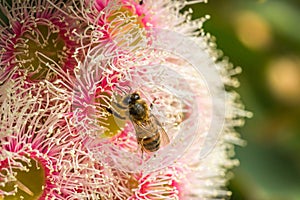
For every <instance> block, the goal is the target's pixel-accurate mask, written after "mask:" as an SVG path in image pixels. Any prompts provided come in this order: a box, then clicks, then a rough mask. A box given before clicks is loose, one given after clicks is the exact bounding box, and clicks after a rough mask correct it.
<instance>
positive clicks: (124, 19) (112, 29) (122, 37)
mask: <svg viewBox="0 0 300 200" xmlns="http://www.w3.org/2000/svg"><path fill="white" fill-rule="evenodd" d="M143 18H144V16H143V15H140V16H139V15H137V14H136V12H135V10H134V8H133V7H131V6H122V7H120V8H119V10H116V11H115V12H114V13H112V14H111V15H110V16H109V17H108V18H107V21H108V24H109V28H108V32H109V34H110V37H111V39H112V40H114V41H116V42H117V44H118V46H121V47H124V46H125V47H135V46H136V45H138V44H139V43H140V42H141V41H142V40H143V38H144V37H145V28H144V24H143V21H142V19H143Z"/></svg>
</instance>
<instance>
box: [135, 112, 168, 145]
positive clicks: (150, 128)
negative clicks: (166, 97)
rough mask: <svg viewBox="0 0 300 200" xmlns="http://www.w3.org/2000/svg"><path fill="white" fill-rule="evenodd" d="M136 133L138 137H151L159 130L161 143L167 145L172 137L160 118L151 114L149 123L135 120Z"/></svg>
mask: <svg viewBox="0 0 300 200" xmlns="http://www.w3.org/2000/svg"><path fill="white" fill-rule="evenodd" d="M133 126H134V129H135V133H136V135H137V138H144V137H149V136H150V137H151V136H154V135H155V134H156V133H157V132H158V133H159V134H160V141H161V145H162V146H165V145H167V144H169V143H170V139H169V136H168V134H167V133H166V131H165V129H164V128H163V127H162V125H161V123H160V122H159V120H158V119H157V118H156V117H155V116H154V115H152V114H151V115H150V116H149V121H147V123H141V124H137V123H135V122H133Z"/></svg>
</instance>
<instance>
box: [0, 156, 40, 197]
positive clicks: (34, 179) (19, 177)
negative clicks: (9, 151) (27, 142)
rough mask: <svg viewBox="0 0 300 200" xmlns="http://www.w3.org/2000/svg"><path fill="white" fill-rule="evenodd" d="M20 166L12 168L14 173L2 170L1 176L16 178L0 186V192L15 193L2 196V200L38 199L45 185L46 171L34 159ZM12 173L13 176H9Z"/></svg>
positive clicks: (22, 162)
mask: <svg viewBox="0 0 300 200" xmlns="http://www.w3.org/2000/svg"><path fill="white" fill-rule="evenodd" d="M18 163H19V164H20V166H22V167H19V166H16V167H15V168H14V167H12V172H11V171H9V170H8V169H7V168H2V169H1V170H0V175H1V176H4V177H6V176H10V175H13V176H14V177H15V179H14V180H8V181H6V182H5V181H4V185H1V186H0V190H2V191H4V192H9V193H11V191H14V190H15V192H13V193H12V194H11V195H4V196H1V195H0V200H2V199H3V200H15V199H38V198H39V197H40V196H41V195H42V193H43V188H44V185H45V177H44V169H43V168H42V167H41V165H40V163H38V162H37V161H36V160H34V159H30V161H29V162H24V161H19V162H18ZM9 173H12V174H9Z"/></svg>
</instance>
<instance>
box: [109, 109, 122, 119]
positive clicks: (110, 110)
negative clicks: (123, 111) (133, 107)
mask: <svg viewBox="0 0 300 200" xmlns="http://www.w3.org/2000/svg"><path fill="white" fill-rule="evenodd" d="M106 110H107V112H109V113H110V114H112V115H114V116H115V117H117V118H119V119H122V120H125V119H126V117H124V116H121V115H120V114H119V113H117V112H115V111H113V110H112V109H110V108H106Z"/></svg>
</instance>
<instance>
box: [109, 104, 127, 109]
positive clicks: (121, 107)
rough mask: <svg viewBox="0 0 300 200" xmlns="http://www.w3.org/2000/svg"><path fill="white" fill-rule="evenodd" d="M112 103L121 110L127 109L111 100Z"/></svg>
mask: <svg viewBox="0 0 300 200" xmlns="http://www.w3.org/2000/svg"><path fill="white" fill-rule="evenodd" d="M112 104H114V105H115V106H117V107H118V108H120V109H122V110H125V109H127V107H124V106H122V105H120V104H118V103H116V102H112Z"/></svg>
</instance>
